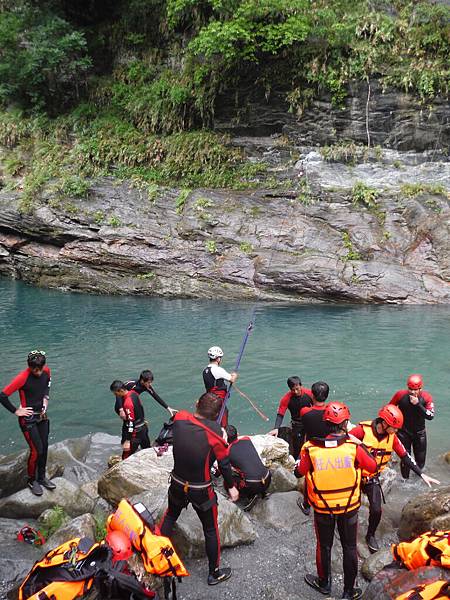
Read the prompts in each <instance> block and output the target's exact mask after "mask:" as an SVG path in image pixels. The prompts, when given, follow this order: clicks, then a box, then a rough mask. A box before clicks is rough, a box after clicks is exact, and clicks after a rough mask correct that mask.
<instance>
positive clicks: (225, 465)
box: [217, 456, 234, 488]
mask: <svg viewBox="0 0 450 600" xmlns="http://www.w3.org/2000/svg"><path fill="white" fill-rule="evenodd" d="M217 462H218V463H219V468H220V472H221V473H222V476H223V480H224V482H225V484H226V486H227V487H228V488H231V487H234V480H233V471H232V470H231V463H230V457H229V456H227V457H225V458H222V460H218V461H217Z"/></svg>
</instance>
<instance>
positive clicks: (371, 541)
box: [350, 404, 439, 552]
mask: <svg viewBox="0 0 450 600" xmlns="http://www.w3.org/2000/svg"><path fill="white" fill-rule="evenodd" d="M402 426H403V414H402V412H401V410H400V409H399V408H398V407H397V406H395V405H394V404H387V405H386V406H383V407H382V408H380V410H379V412H378V417H377V418H376V419H375V420H374V421H362V422H361V423H359V425H357V426H356V427H354V428H353V429H351V430H350V436H354V437H356V438H357V439H359V440H361V441H362V442H363V443H364V445H365V446H366V448H368V450H369V452H370V453H371V454H372V456H373V457H374V458H375V460H376V461H377V470H376V472H375V473H373V474H367V473H365V472H363V486H362V487H363V490H364V492H365V494H366V495H367V498H368V500H369V526H368V528H367V534H366V542H367V547H368V548H369V550H370V551H371V552H377V551H378V550H379V549H380V546H379V544H378V541H377V540H376V538H375V532H376V530H377V527H378V525H379V523H380V520H381V501H382V499H384V498H383V491H382V489H381V483H380V479H379V475H380V473H381V472H382V471H383V470H384V469H385V468H386V467H387V465H388V463H389V461H390V460H391V456H392V452H395V453H396V454H397V456H399V457H400V458H401V459H402V461H403V464H404V465H406V466H407V467H408V469H412V470H413V471H414V472H415V473H417V475H419V476H420V477H422V479H423V480H424V481H425V483H426V484H427V485H428V486H429V487H431V484H432V483H436V484H438V483H439V481H438V480H437V479H433V478H432V477H429V476H428V475H425V473H422V470H421V469H419V467H418V466H417V465H416V463H415V462H414V460H413V459H412V458H411V457H410V455H409V454H408V453H407V452H406V450H405V448H404V446H403V444H402V443H401V441H400V440H399V439H398V437H397V431H398V430H399V429H401V428H402Z"/></svg>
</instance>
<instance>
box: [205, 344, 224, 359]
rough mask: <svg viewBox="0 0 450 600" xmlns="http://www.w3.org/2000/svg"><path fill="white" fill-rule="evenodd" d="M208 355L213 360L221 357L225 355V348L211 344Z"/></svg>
mask: <svg viewBox="0 0 450 600" xmlns="http://www.w3.org/2000/svg"><path fill="white" fill-rule="evenodd" d="M208 356H209V358H211V359H212V360H215V359H216V358H221V357H222V356H223V350H222V348H219V346H211V348H210V349H209V350H208Z"/></svg>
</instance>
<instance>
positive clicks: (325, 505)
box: [303, 438, 361, 514]
mask: <svg viewBox="0 0 450 600" xmlns="http://www.w3.org/2000/svg"><path fill="white" fill-rule="evenodd" d="M328 444H333V445H328ZM303 449H304V450H305V451H306V452H308V454H309V458H310V460H311V464H312V469H311V471H309V472H308V473H307V474H306V485H307V489H308V500H309V502H310V503H311V505H312V507H313V508H314V510H315V511H316V512H319V513H332V514H342V513H346V512H348V511H350V510H354V509H356V508H359V506H360V505H361V469H357V468H356V466H355V459H356V450H357V446H356V444H355V443H353V442H350V441H348V440H346V439H345V438H342V440H339V439H336V440H333V439H330V440H325V442H324V445H322V444H321V445H319V444H317V442H312V441H308V442H306V443H305V444H304V446H303Z"/></svg>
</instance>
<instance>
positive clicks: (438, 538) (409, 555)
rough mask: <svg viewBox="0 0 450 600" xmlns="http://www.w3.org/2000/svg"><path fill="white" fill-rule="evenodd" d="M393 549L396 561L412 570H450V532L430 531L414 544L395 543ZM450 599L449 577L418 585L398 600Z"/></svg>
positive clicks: (413, 541) (397, 599) (418, 538)
mask: <svg viewBox="0 0 450 600" xmlns="http://www.w3.org/2000/svg"><path fill="white" fill-rule="evenodd" d="M391 550H392V555H393V556H394V558H395V560H396V561H397V562H400V563H401V564H402V565H403V566H405V567H406V568H407V569H408V570H410V571H413V570H414V569H419V568H420V567H425V566H431V567H443V568H445V569H450V531H427V532H426V533H423V534H422V535H419V536H418V537H416V538H415V539H414V540H412V541H411V542H400V543H399V544H393V546H392V548H391ZM449 574H450V571H449ZM448 599H450V576H449V577H446V578H442V579H439V580H434V581H432V582H429V583H423V584H420V585H417V586H415V587H414V588H413V589H411V590H409V591H407V592H405V593H403V594H401V595H399V596H397V597H396V600H448Z"/></svg>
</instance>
